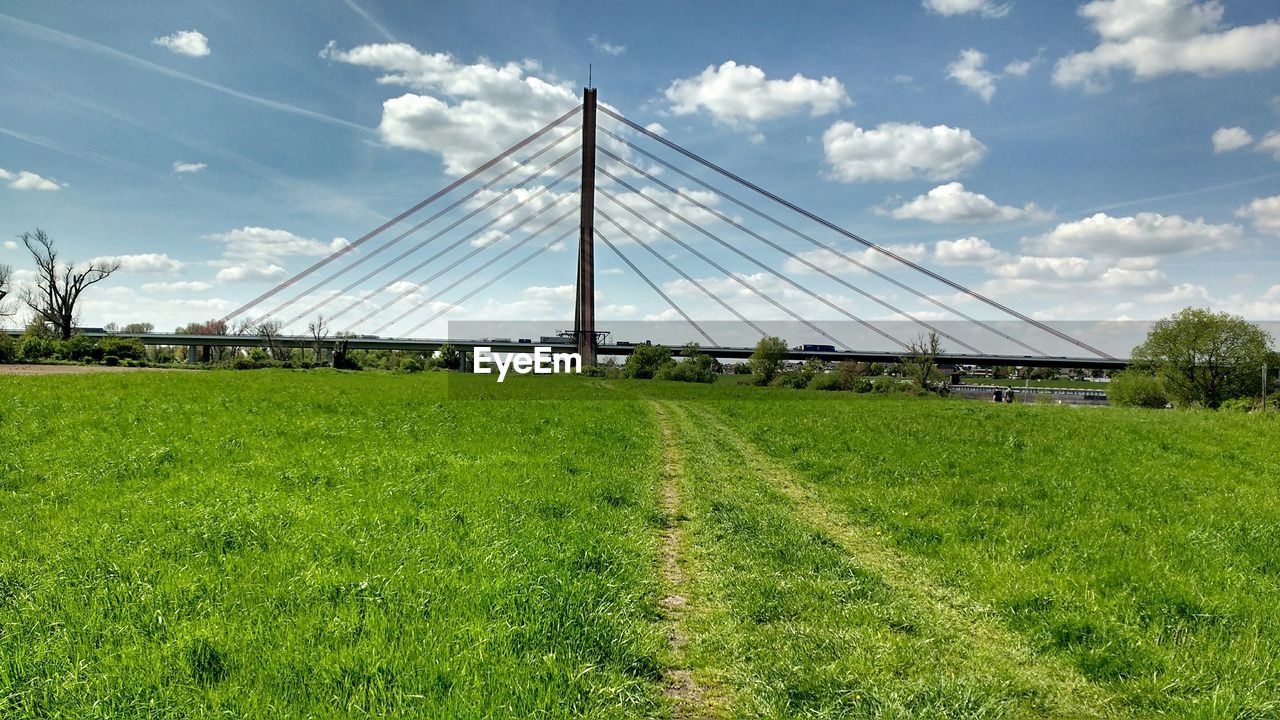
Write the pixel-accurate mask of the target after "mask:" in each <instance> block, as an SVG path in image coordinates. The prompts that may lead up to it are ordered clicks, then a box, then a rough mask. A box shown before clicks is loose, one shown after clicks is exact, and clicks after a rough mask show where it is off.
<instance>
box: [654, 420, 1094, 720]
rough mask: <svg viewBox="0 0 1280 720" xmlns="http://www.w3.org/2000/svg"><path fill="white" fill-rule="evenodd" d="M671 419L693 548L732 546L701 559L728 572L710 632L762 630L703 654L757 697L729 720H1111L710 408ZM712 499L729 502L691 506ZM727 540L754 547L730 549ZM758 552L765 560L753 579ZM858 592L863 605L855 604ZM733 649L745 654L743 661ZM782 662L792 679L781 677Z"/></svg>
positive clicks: (1081, 685) (970, 603)
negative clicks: (769, 718)
mask: <svg viewBox="0 0 1280 720" xmlns="http://www.w3.org/2000/svg"><path fill="white" fill-rule="evenodd" d="M662 408H663V409H662V411H661V412H662V413H663V414H662V415H660V417H665V418H666V422H667V423H668V424H670V425H671V426H672V427H671V428H666V427H664V441H665V442H666V443H667V445H668V447H674V448H676V450H675V451H674V452H676V453H678V455H676V458H677V459H676V460H675V461H676V462H679V455H680V454H682V455H684V456H685V465H686V470H685V472H686V474H687V475H688V477H689V478H690V481H689V485H690V487H689V490H688V492H689V493H691V496H690V498H689V499H688V500H687V503H688V505H689V506H690V507H691V508H696V509H694V510H692V512H695V513H699V514H698V515H696V516H695V518H694V525H693V533H692V536H691V538H689V542H691V543H697V544H699V545H700V544H701V543H704V542H722V543H723V544H724V547H723V548H720V549H717V548H714V547H709V548H703V547H696V548H693V555H694V556H695V557H698V558H699V562H706V563H707V566H708V568H709V574H711V575H716V574H719V575H720V577H719V578H710V579H708V580H706V582H708V583H709V585H710V586H711V587H713V588H714V589H713V590H711V591H709V592H708V594H710V595H715V596H717V597H716V598H715V599H714V600H713V601H712V602H713V604H716V603H719V604H722V605H723V608H722V611H723V612H724V615H723V616H722V617H721V618H720V620H718V621H713V622H711V623H708V624H707V625H705V628H709V629H710V630H709V631H710V632H711V633H712V634H715V633H716V632H717V631H720V632H726V633H727V632H730V631H735V632H737V633H739V634H743V635H747V636H750V635H751V634H752V633H759V635H758V636H757V637H756V639H755V640H754V645H755V646H752V642H746V643H744V642H743V641H742V640H741V639H732V638H719V639H717V638H715V637H710V638H695V639H693V641H692V642H693V643H694V644H695V645H698V644H701V648H700V649H699V650H696V651H695V653H694V654H695V656H696V657H697V658H700V659H701V660H702V661H703V662H708V663H711V664H713V666H714V665H722V667H723V666H730V667H728V669H727V671H726V672H725V675H726V677H727V678H729V682H728V683H727V684H728V685H729V688H728V691H729V692H730V693H731V694H734V695H739V694H741V695H745V696H749V697H747V698H746V699H745V700H741V701H740V702H737V703H736V704H735V706H734V707H733V713H732V714H733V715H740V716H760V715H780V716H791V715H799V714H806V715H808V714H812V715H815V716H819V717H823V716H831V717H837V716H839V717H871V716H877V717H878V716H882V715H883V714H885V712H886V711H888V714H890V715H895V716H896V714H895V711H897V712H905V713H907V714H909V715H911V716H916V715H919V716H925V715H928V716H931V717H979V716H980V717H1036V718H1041V717H1059V718H1088V717H1108V716H1111V715H1113V714H1114V712H1113V710H1112V704H1111V702H1110V701H1109V699H1108V698H1107V697H1106V695H1105V694H1104V693H1103V691H1102V690H1101V689H1100V688H1099V687H1098V686H1096V685H1094V684H1092V683H1090V682H1089V681H1088V680H1087V679H1085V678H1083V677H1082V676H1081V675H1079V673H1078V672H1076V671H1075V669H1074V668H1072V667H1070V666H1069V665H1067V664H1065V663H1063V662H1060V661H1057V660H1055V659H1053V658H1046V657H1044V656H1042V655H1039V654H1037V653H1036V652H1034V651H1033V650H1032V649H1031V648H1030V647H1028V646H1027V644H1026V643H1025V642H1023V640H1022V639H1021V638H1020V637H1019V636H1018V635H1017V634H1016V633H1014V632H1012V631H1010V630H1009V629H1007V628H1006V627H1004V626H1003V625H1002V624H1001V623H1000V621H999V620H998V619H997V618H996V617H994V613H993V611H992V610H991V609H990V608H986V607H984V606H982V605H981V604H980V603H978V602H976V601H974V600H973V599H972V598H969V597H967V596H966V595H965V594H964V593H962V592H959V591H957V590H954V589H952V588H949V587H947V586H946V585H945V584H942V583H940V582H938V581H937V580H936V579H935V578H933V577H931V575H930V573H929V571H928V569H927V568H925V567H924V566H923V565H922V563H920V562H919V561H917V560H915V559H913V558H910V557H908V556H906V555H904V554H902V553H900V552H898V551H897V550H896V549H895V548H893V547H892V546H891V545H890V544H889V543H888V542H887V541H886V540H884V539H882V538H880V537H877V536H876V535H875V534H874V533H873V532H871V531H868V530H867V529H864V528H861V527H855V526H852V525H850V524H849V523H848V522H847V521H845V520H844V519H843V518H840V517H839V516H838V515H837V514H836V513H832V512H830V511H829V510H827V508H826V507H825V506H824V504H823V503H822V501H821V500H820V499H819V498H818V497H817V496H816V495H815V494H814V493H813V491H812V490H811V489H810V488H809V487H808V486H807V484H806V483H804V482H803V481H801V480H800V479H799V478H797V477H795V476H794V475H792V474H791V473H790V472H788V470H787V469H786V468H784V467H782V466H780V465H778V464H777V463H776V462H774V461H772V460H771V459H770V458H768V457H767V456H766V455H765V454H764V453H762V452H761V451H759V450H758V449H757V448H756V447H754V446H753V445H752V444H751V443H750V442H749V441H748V440H746V439H745V438H744V436H743V435H742V434H741V433H739V432H738V431H736V430H734V429H733V428H732V427H731V426H729V425H728V424H726V423H725V422H723V421H722V420H721V419H720V418H719V417H717V415H716V413H715V411H714V410H713V409H712V408H709V407H707V406H705V405H701V404H698V403H663V404H662ZM681 445H684V449H680V446H681ZM731 488H732V489H731ZM713 493H719V495H718V496H715V495H713V496H712V497H710V498H708V497H702V498H698V497H693V495H696V494H702V495H704V496H705V495H711V494H713ZM700 503H701V508H698V505H699V504H700ZM699 511H700V512H699ZM717 516H723V517H721V518H717ZM730 532H739V533H741V534H742V535H743V536H742V537H738V538H731V537H729V536H728V533H730ZM735 546H736V548H737V549H736V550H735V549H734V547H735ZM704 551H705V553H706V554H707V557H706V558H705V560H704V559H703V558H702V553H704ZM725 551H727V553H726V554H724V555H719V554H720V553H721V552H725ZM747 552H758V553H759V559H758V560H756V561H755V563H754V564H755V567H751V566H749V563H752V558H750V557H747V556H745V553H747ZM733 566H736V567H733ZM850 573H852V574H854V575H856V576H857V577H858V580H859V582H861V583H862V586H863V587H862V588H861V589H860V590H857V591H856V592H854V593H849V592H848V591H847V589H846V588H844V587H843V585H846V584H847V582H848V578H849V575H850ZM695 580H696V581H697V582H703V580H702V579H701V578H697V579H695ZM717 583H719V585H720V586H719V587H715V586H716V585H717ZM695 584H696V583H695ZM752 585H754V586H755V587H751V586H752ZM850 594H852V595H856V597H854V599H852V600H850V599H849V598H848V597H845V596H846V595H850ZM736 604H740V607H734V606H735V605H736ZM762 605H763V607H761V606H762ZM788 605H794V608H792V607H788ZM744 613H745V614H749V615H753V616H754V617H755V618H756V620H755V623H754V624H753V623H750V622H747V620H748V618H744V617H742V615H743V614H744ZM716 622H719V623H721V624H720V625H717V624H716ZM760 625H764V627H759V626H760ZM699 629H700V630H701V629H704V626H702V625H700V626H699ZM761 643H770V644H772V643H777V644H778V650H777V651H776V652H777V655H778V658H770V657H768V656H769V654H770V649H769V648H766V647H759V645H760V644H761ZM735 651H737V652H742V653H743V654H742V655H741V657H737V658H735V657H733V654H734V652H735ZM855 655H859V656H862V657H859V658H857V659H853V657H852V656H855ZM784 662H785V663H786V664H787V665H788V666H787V667H777V666H775V664H776V665H781V664H782V663H784ZM734 665H737V666H736V667H734ZM695 667H696V666H695ZM854 688H858V689H854ZM861 688H866V690H865V691H863V690H861ZM864 692H865V694H864Z"/></svg>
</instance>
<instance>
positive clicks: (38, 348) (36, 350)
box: [18, 335, 56, 362]
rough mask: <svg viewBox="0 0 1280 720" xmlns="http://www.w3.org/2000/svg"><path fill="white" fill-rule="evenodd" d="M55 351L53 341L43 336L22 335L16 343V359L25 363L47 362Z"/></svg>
mask: <svg viewBox="0 0 1280 720" xmlns="http://www.w3.org/2000/svg"><path fill="white" fill-rule="evenodd" d="M55 349H56V346H55V341H54V340H51V339H49V338H47V337H45V336H43V335H23V336H22V339H21V340H19V341H18V357H20V358H22V359H23V360H24V361H26V362H39V361H41V360H47V359H49V358H51V357H53V352H54V350H55Z"/></svg>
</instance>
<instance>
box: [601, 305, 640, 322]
mask: <svg viewBox="0 0 1280 720" xmlns="http://www.w3.org/2000/svg"><path fill="white" fill-rule="evenodd" d="M597 314H598V315H599V316H600V317H602V318H610V319H616V318H625V317H631V316H633V315H635V314H636V306H635V305H632V304H631V303H626V304H618V303H609V304H608V305H604V306H603V307H601V308H600V311H599V312H598V313H597Z"/></svg>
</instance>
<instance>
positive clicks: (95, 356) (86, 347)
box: [53, 333, 102, 361]
mask: <svg viewBox="0 0 1280 720" xmlns="http://www.w3.org/2000/svg"><path fill="white" fill-rule="evenodd" d="M53 352H54V355H55V356H57V358H58V359H59V360H94V361H97V360H99V359H101V358H102V349H101V348H100V347H98V343H97V342H95V341H94V340H92V339H90V338H88V337H85V336H84V335H83V334H81V333H76V334H75V335H72V336H71V337H70V338H69V339H67V340H61V341H58V342H56V344H55V346H54V351H53Z"/></svg>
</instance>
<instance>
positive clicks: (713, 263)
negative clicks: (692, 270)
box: [596, 168, 906, 352]
mask: <svg viewBox="0 0 1280 720" xmlns="http://www.w3.org/2000/svg"><path fill="white" fill-rule="evenodd" d="M600 172H602V173H604V174H606V175H608V176H609V177H611V178H613V179H614V180H615V181H617V182H619V183H621V184H623V185H624V186H625V187H627V188H629V189H631V191H632V192H635V193H637V194H640V193H639V191H637V190H635V189H634V188H631V186H629V185H626V183H622V181H620V180H618V178H616V177H614V176H613V175H612V174H610V173H609V171H608V170H605V169H604V168H600ZM596 189H597V190H599V191H600V193H601V194H603V195H604V196H605V197H607V198H609V199H610V200H612V201H613V202H614V204H615V205H617V206H619V207H621V208H622V209H623V210H626V211H627V212H629V213H631V214H632V215H635V216H636V217H637V218H639V219H640V221H641V222H643V223H645V224H646V225H648V226H649V227H651V228H653V229H654V230H657V231H658V232H660V233H662V234H663V235H665V236H666V237H667V238H669V239H670V240H672V241H673V242H675V243H676V244H678V245H680V247H682V248H684V249H685V250H688V251H689V252H691V253H693V254H694V255H697V256H698V257H699V258H701V259H702V261H703V262H705V263H707V264H708V265H710V266H712V267H714V268H715V269H717V270H719V271H720V272H722V273H724V274H725V276H726V277H728V278H729V279H731V280H733V281H734V282H736V283H738V284H739V285H741V286H743V287H745V288H746V289H748V290H750V291H751V292H753V293H755V294H756V295H757V296H758V297H760V298H761V299H762V300H764V301H765V302H768V303H769V304H770V305H773V306H774V307H776V308H778V309H779V310H781V311H782V312H784V313H786V314H788V315H790V316H791V318H792V319H793V320H795V321H796V322H798V323H800V324H801V325H804V326H805V327H807V328H809V329H810V330H812V331H814V332H816V333H818V334H819V335H821V336H822V337H824V338H826V339H828V340H830V341H831V342H833V343H835V344H836V345H839V346H840V347H842V348H844V349H845V350H848V351H849V352H853V348H851V347H849V346H848V345H846V344H845V343H844V342H843V341H842V340H838V339H836V338H835V336H833V335H831V333H828V332H827V331H826V330H823V329H822V328H820V327H818V326H817V325H814V324H813V323H811V322H809V321H808V320H805V319H804V318H802V317H800V316H799V315H797V314H796V313H795V312H794V311H792V310H791V308H789V307H787V306H786V305H783V304H782V303H780V302H778V301H777V300H774V299H773V298H772V297H770V296H769V295H768V294H766V293H765V292H763V291H762V290H760V289H759V288H757V287H756V286H755V285H752V284H751V283H749V282H747V281H746V280H743V279H742V278H741V277H739V276H738V274H737V273H732V272H729V271H728V270H727V269H725V267H724V266H723V265H721V264H720V263H718V262H716V261H715V260H712V259H711V258H709V257H707V256H706V255H703V254H702V253H700V252H698V251H697V250H695V249H694V248H693V246H692V245H689V244H688V243H686V242H685V241H683V240H681V239H680V238H678V237H676V236H675V235H673V234H671V233H669V232H667V231H666V230H665V229H663V228H662V227H660V226H659V225H658V224H657V223H654V222H653V221H651V220H649V218H647V217H645V216H644V215H642V214H640V213H639V212H638V211H636V210H635V209H634V208H631V207H628V206H626V205H624V204H622V203H621V202H620V201H619V200H618V198H617V197H616V196H614V194H613V193H611V192H609V191H608V190H605V189H604V188H596ZM646 199H648V198H646ZM657 207H659V208H660V209H662V210H666V211H667V212H668V213H671V214H672V215H675V213H672V212H671V211H670V210H667V208H664V207H662V205H660V204H659V205H658V206H657ZM903 347H906V346H905V345H904V346H903Z"/></svg>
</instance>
